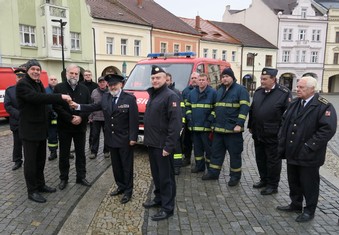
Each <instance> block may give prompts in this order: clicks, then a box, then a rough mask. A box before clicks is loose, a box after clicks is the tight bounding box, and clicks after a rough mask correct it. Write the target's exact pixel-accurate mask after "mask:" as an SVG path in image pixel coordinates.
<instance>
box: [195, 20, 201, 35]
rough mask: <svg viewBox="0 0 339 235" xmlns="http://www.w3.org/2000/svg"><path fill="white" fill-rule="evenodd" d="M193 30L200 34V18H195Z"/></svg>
mask: <svg viewBox="0 0 339 235" xmlns="http://www.w3.org/2000/svg"><path fill="white" fill-rule="evenodd" d="M195 29H196V30H197V31H199V32H200V30H201V28H200V16H196V17H195Z"/></svg>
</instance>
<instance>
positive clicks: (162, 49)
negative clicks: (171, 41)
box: [160, 42, 167, 53]
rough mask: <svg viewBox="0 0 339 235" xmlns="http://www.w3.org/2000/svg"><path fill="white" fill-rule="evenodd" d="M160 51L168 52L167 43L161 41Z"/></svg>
mask: <svg viewBox="0 0 339 235" xmlns="http://www.w3.org/2000/svg"><path fill="white" fill-rule="evenodd" d="M160 52H161V53H166V52H167V43H165V42H161V43H160Z"/></svg>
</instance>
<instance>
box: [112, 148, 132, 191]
mask: <svg viewBox="0 0 339 235" xmlns="http://www.w3.org/2000/svg"><path fill="white" fill-rule="evenodd" d="M110 152H111V161H112V169H113V175H114V179H115V182H116V184H117V186H118V189H119V190H123V191H124V194H125V195H128V196H132V193H133V172H134V171H133V162H134V159H133V156H134V154H133V153H134V149H133V147H130V146H126V147H123V148H110Z"/></svg>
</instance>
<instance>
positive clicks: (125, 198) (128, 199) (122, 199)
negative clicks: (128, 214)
mask: <svg viewBox="0 0 339 235" xmlns="http://www.w3.org/2000/svg"><path fill="white" fill-rule="evenodd" d="M130 200H131V196H130V195H126V194H125V195H124V196H123V197H122V198H121V201H120V202H121V204H125V203H127V202H129V201H130Z"/></svg>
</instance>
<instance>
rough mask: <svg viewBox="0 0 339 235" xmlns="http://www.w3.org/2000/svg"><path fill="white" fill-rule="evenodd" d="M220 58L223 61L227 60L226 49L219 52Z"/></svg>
mask: <svg viewBox="0 0 339 235" xmlns="http://www.w3.org/2000/svg"><path fill="white" fill-rule="evenodd" d="M221 59H222V60H223V61H226V60H227V51H226V50H223V51H222V52H221Z"/></svg>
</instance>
